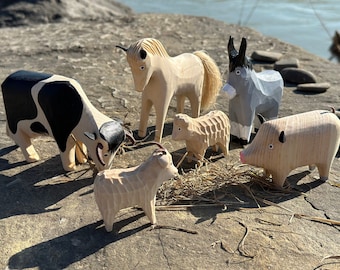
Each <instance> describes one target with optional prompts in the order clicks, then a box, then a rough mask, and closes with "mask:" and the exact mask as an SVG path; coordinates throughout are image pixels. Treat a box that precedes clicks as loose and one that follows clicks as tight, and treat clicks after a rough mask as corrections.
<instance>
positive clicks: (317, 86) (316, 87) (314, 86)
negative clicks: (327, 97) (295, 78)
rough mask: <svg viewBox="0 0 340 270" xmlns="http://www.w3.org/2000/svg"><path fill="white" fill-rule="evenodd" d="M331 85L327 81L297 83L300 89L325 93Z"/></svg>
mask: <svg viewBox="0 0 340 270" xmlns="http://www.w3.org/2000/svg"><path fill="white" fill-rule="evenodd" d="M329 87H331V85H330V84H329V83H327V82H324V83H302V84H298V85H297V88H296V89H297V90H298V91H303V92H310V93H324V92H326V91H327V89H328V88H329Z"/></svg>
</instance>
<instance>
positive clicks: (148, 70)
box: [117, 38, 222, 142]
mask: <svg viewBox="0 0 340 270" xmlns="http://www.w3.org/2000/svg"><path fill="white" fill-rule="evenodd" d="M117 47H118V48H121V49H122V50H124V51H125V52H126V57H127V61H128V63H129V65H130V67H131V71H132V76H133V80H134V84H135V89H136V91H139V92H142V108H141V113H140V122H139V129H138V135H139V136H140V137H144V136H145V135H146V129H147V124H148V118H149V114H150V110H151V108H152V106H154V108H155V112H156V132H155V141H158V142H160V141H161V140H162V134H163V126H164V121H165V118H166V114H167V112H168V107H169V104H170V101H171V99H172V98H173V97H174V96H176V100H177V112H178V113H183V111H184V102H185V99H186V98H188V99H189V101H190V104H191V112H192V113H191V114H192V117H198V116H199V114H200V110H201V109H203V110H204V109H208V108H209V106H210V105H212V104H213V103H214V102H215V100H216V97H217V94H218V92H219V90H220V88H221V85H222V80H221V74H220V71H219V69H218V66H217V65H216V63H215V61H214V60H213V59H212V58H211V57H210V56H209V55H208V54H206V53H205V52H204V51H196V52H194V53H183V54H180V55H177V56H175V57H170V56H169V55H168V53H167V51H166V50H165V48H164V46H163V44H162V43H161V42H160V41H159V40H157V39H153V38H143V39H141V40H138V41H137V42H135V43H133V44H131V45H130V46H129V47H128V48H123V47H121V46H117Z"/></svg>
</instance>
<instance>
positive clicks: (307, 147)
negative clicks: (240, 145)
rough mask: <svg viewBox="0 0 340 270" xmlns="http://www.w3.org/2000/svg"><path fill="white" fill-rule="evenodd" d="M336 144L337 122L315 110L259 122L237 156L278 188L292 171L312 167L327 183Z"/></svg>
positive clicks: (339, 122)
mask: <svg viewBox="0 0 340 270" xmlns="http://www.w3.org/2000/svg"><path fill="white" fill-rule="evenodd" d="M339 143H340V120H339V119H338V118H337V117H336V115H335V114H333V113H331V112H329V111H323V110H316V111H311V112H306V113H301V114H296V115H291V116H287V117H283V118H279V119H274V120H270V121H267V122H265V123H263V124H262V125H261V126H260V129H259V131H258V133H257V135H256V136H255V138H254V140H253V141H252V142H251V144H250V145H249V146H248V147H246V148H245V149H244V150H243V151H242V152H241V153H240V158H241V161H242V162H243V163H247V164H250V165H254V166H258V167H262V168H264V169H265V171H266V173H267V174H268V175H270V174H271V175H272V178H273V179H272V180H273V183H274V185H275V186H276V187H278V188H282V186H283V184H284V182H285V179H286V178H287V176H288V174H289V173H290V172H291V171H292V170H293V169H295V168H298V167H301V166H305V165H309V166H313V165H316V167H317V168H318V171H319V175H320V179H321V180H327V178H328V175H329V171H330V168H331V165H332V162H333V159H334V157H335V155H336V153H337V151H338V147H339Z"/></svg>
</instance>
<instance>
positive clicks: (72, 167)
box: [63, 163, 77, 172]
mask: <svg viewBox="0 0 340 270" xmlns="http://www.w3.org/2000/svg"><path fill="white" fill-rule="evenodd" d="M63 167H64V170H65V171H67V172H73V171H76V170H77V166H76V164H74V163H72V164H69V165H67V166H63Z"/></svg>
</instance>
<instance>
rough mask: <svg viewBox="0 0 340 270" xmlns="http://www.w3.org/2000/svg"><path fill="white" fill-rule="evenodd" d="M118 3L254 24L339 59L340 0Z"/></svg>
mask: <svg viewBox="0 0 340 270" xmlns="http://www.w3.org/2000/svg"><path fill="white" fill-rule="evenodd" d="M118 2H121V3H123V4H125V5H128V6H129V7H131V8H132V9H133V10H134V11H135V12H137V13H139V12H141V13H148V12H150V13H178V14H187V15H197V16H207V17H211V18H214V19H217V20H221V21H224V22H226V23H231V24H238V25H241V26H247V27H251V28H254V29H256V30H257V31H259V32H261V33H263V34H264V35H267V36H272V37H276V38H278V39H280V40H282V41H284V42H288V43H291V44H294V45H297V46H299V47H302V48H304V49H305V50H307V51H309V52H311V53H313V54H316V55H319V56H321V57H323V58H326V59H330V60H336V58H335V57H333V54H332V53H331V51H330V47H331V45H332V44H333V37H334V36H335V32H336V31H337V30H339V31H340V1H339V0H318V1H316V0H271V1H267V0H171V1H170V0H143V1H137V0H119V1H118ZM198 31H199V30H198ZM335 39H336V38H335ZM338 42H339V43H340V37H339V40H336V44H335V45H338ZM339 48H340V47H339ZM335 49H336V48H335ZM339 54H340V51H339Z"/></svg>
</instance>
